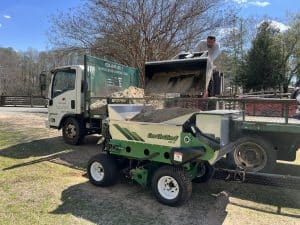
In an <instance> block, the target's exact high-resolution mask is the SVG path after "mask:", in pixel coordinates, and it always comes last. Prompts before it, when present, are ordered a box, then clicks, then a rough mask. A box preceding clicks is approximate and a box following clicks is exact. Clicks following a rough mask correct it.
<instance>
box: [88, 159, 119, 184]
mask: <svg viewBox="0 0 300 225" xmlns="http://www.w3.org/2000/svg"><path fill="white" fill-rule="evenodd" d="M95 161H97V162H100V163H101V164H102V166H103V169H104V178H103V180H102V181H100V182H98V181H95V180H94V179H93V177H92V176H91V173H90V167H91V165H92V163H93V162H95ZM87 174H88V177H89V180H90V182H91V183H92V184H94V185H96V186H100V187H107V186H111V185H113V184H115V183H117V181H118V180H119V170H118V167H117V162H116V160H115V159H114V158H113V156H111V155H108V154H106V153H100V154H97V155H95V156H93V157H92V158H91V159H90V160H89V162H88V166H87Z"/></svg>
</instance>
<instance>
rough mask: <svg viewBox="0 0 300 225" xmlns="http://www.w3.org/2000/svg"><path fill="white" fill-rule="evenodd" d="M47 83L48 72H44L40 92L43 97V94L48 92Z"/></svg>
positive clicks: (41, 77) (41, 75)
mask: <svg viewBox="0 0 300 225" xmlns="http://www.w3.org/2000/svg"><path fill="white" fill-rule="evenodd" d="M46 82H47V77H46V72H45V71H43V72H42V73H41V74H40V90H41V95H42V96H43V92H44V91H45V90H46Z"/></svg>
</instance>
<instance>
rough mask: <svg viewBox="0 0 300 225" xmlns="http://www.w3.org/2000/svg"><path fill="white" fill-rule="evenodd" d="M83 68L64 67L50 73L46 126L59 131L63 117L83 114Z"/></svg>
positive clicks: (78, 66) (80, 66) (79, 66)
mask: <svg viewBox="0 0 300 225" xmlns="http://www.w3.org/2000/svg"><path fill="white" fill-rule="evenodd" d="M83 73H84V67H83V66H82V65H77V66H65V67H59V68H56V69H54V70H52V71H51V74H52V79H51V83H50V87H49V92H48V99H49V103H48V126H49V127H50V128H57V129H60V128H61V126H62V121H63V120H64V118H65V117H69V116H75V117H76V115H81V114H82V113H83V112H84V104H83V99H84V90H83V88H82V85H83V81H84V78H83Z"/></svg>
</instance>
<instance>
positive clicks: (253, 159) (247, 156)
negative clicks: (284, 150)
mask: <svg viewBox="0 0 300 225" xmlns="http://www.w3.org/2000/svg"><path fill="white" fill-rule="evenodd" d="M228 158H229V159H231V160H233V163H234V164H235V165H236V166H237V167H239V168H241V169H245V170H246V171H250V172H262V173H270V172H272V171H273V169H274V167H275V165H276V160H277V153H276V151H275V150H274V147H273V145H272V144H271V143H270V142H268V141H266V140H264V139H263V138H261V137H259V136H245V137H242V138H240V139H238V140H237V141H236V144H235V145H234V150H233V151H232V152H231V153H229V157H228Z"/></svg>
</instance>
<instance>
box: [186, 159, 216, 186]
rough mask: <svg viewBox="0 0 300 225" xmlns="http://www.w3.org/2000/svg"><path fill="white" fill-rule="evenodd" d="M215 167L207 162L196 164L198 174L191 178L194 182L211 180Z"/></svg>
mask: <svg viewBox="0 0 300 225" xmlns="http://www.w3.org/2000/svg"><path fill="white" fill-rule="evenodd" d="M214 173H215V168H214V167H213V166H211V165H210V164H209V163H208V162H203V163H200V164H199V165H198V174H197V176H196V177H195V178H194V179H193V180H192V182H194V183H204V182H208V181H209V180H211V178H212V177H213V176H214Z"/></svg>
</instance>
